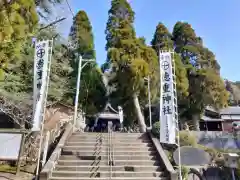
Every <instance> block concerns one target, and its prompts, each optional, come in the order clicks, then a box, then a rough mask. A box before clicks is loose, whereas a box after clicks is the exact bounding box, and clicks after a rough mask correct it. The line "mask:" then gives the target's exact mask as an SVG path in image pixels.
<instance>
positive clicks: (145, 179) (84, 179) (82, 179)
mask: <svg viewBox="0 0 240 180" xmlns="http://www.w3.org/2000/svg"><path fill="white" fill-rule="evenodd" d="M109 179H110V178H109V177H105V178H87V177H51V178H50V180H109ZM111 180H170V178H167V177H112V178H111Z"/></svg>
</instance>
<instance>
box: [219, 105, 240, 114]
mask: <svg viewBox="0 0 240 180" xmlns="http://www.w3.org/2000/svg"><path fill="white" fill-rule="evenodd" d="M220 114H221V115H240V106H230V107H227V108H224V109H221V110H220Z"/></svg>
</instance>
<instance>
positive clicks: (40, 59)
mask: <svg viewBox="0 0 240 180" xmlns="http://www.w3.org/2000/svg"><path fill="white" fill-rule="evenodd" d="M48 61H49V41H39V42H37V43H36V45H35V56H34V84H33V87H34V89H33V101H34V102H33V112H34V120H33V130H40V122H41V120H42V113H43V106H44V100H45V95H46V88H47V87H46V86H47V76H48Z"/></svg>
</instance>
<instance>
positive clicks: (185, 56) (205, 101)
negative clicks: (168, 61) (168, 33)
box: [173, 22, 228, 129]
mask: <svg viewBox="0 0 240 180" xmlns="http://www.w3.org/2000/svg"><path fill="white" fill-rule="evenodd" d="M173 40H174V46H175V51H176V52H177V53H179V54H180V56H181V59H182V62H183V63H184V64H185V66H186V67H187V77H188V80H189V96H188V98H187V100H186V106H187V107H188V109H187V113H186V114H188V115H191V119H193V123H194V126H195V128H196V129H199V122H198V120H199V119H200V118H199V116H200V114H201V113H202V112H203V110H204V108H205V107H206V106H207V105H211V106H214V107H216V108H220V107H224V106H226V104H227V100H228V93H227V92H226V89H225V87H224V83H223V80H222V79H221V77H220V76H219V69H220V66H219V65H218V63H217V61H216V59H215V56H214V54H213V53H212V52H211V51H210V50H209V49H207V48H205V47H204V46H203V42H202V39H201V38H200V37H197V36H196V34H195V31H194V29H193V28H192V27H191V25H190V24H188V23H184V22H177V23H176V24H175V26H174V30H173Z"/></svg>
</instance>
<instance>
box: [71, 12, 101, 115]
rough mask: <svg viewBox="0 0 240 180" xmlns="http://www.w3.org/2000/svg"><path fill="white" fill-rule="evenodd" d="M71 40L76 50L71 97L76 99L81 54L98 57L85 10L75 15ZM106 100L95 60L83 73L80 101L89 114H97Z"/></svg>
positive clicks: (84, 56) (86, 57)
mask: <svg viewBox="0 0 240 180" xmlns="http://www.w3.org/2000/svg"><path fill="white" fill-rule="evenodd" d="M70 42H71V43H72V45H73V47H74V49H75V50H74V52H73V53H74V54H73V60H72V68H73V72H72V73H71V81H70V83H71V84H70V86H71V87H72V89H73V91H72V93H70V94H69V95H70V97H71V99H74V98H73V97H74V96H75V91H74V90H75V87H76V81H77V74H78V63H79V56H82V58H83V59H85V60H86V59H91V60H92V59H95V58H96V57H95V50H94V38H93V33H92V26H91V23H90V21H89V18H88V16H87V14H86V12H85V11H79V12H78V13H77V14H76V16H75V17H74V20H73V25H72V27H71V30H70ZM83 64H84V63H83ZM105 101H106V100H105V86H104V83H103V81H102V73H101V70H100V69H99V68H98V67H97V63H96V62H95V61H94V62H91V63H88V64H87V65H86V66H85V67H84V68H83V69H82V73H81V87H80V95H79V102H80V104H81V105H82V109H83V110H84V111H85V112H86V113H87V114H95V113H97V112H98V111H100V110H101V109H103V108H104V106H105Z"/></svg>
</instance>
